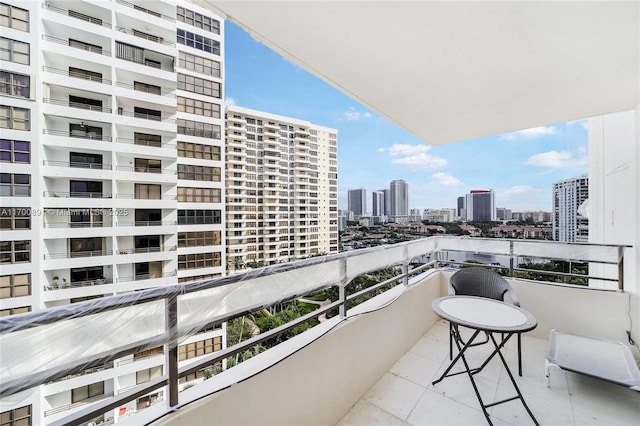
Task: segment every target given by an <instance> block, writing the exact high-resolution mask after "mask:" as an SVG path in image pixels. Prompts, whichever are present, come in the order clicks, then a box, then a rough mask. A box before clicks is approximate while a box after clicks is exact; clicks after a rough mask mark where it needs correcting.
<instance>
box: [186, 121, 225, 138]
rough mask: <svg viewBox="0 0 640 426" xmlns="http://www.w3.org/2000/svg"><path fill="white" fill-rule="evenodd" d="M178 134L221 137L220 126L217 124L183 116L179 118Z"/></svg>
mask: <svg viewBox="0 0 640 426" xmlns="http://www.w3.org/2000/svg"><path fill="white" fill-rule="evenodd" d="M178 134H179V135H188V136H197V137H201V138H207V139H220V137H221V136H220V126H219V125H217V124H209V123H201V122H199V121H191V120H184V119H181V118H179V119H178Z"/></svg>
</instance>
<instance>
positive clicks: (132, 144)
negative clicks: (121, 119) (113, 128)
mask: <svg viewBox="0 0 640 426" xmlns="http://www.w3.org/2000/svg"><path fill="white" fill-rule="evenodd" d="M114 141H115V142H116V144H118V145H117V150H118V152H121V153H123V154H130V155H148V154H149V153H154V155H157V156H158V157H166V158H175V157H176V149H177V145H176V134H175V132H163V131H160V130H153V131H151V130H149V129H140V128H137V127H131V126H125V125H119V126H118V137H117V138H115V140H114Z"/></svg>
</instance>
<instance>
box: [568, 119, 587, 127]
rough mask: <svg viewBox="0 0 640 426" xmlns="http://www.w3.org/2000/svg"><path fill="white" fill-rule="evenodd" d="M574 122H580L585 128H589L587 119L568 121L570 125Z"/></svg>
mask: <svg viewBox="0 0 640 426" xmlns="http://www.w3.org/2000/svg"><path fill="white" fill-rule="evenodd" d="M574 124H579V125H580V126H581V127H582V128H583V129H585V130H586V129H588V128H589V121H588V120H586V119H582V120H571V121H567V125H568V126H573V125H574Z"/></svg>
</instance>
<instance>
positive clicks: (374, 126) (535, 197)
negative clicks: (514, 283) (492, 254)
mask: <svg viewBox="0 0 640 426" xmlns="http://www.w3.org/2000/svg"><path fill="white" fill-rule="evenodd" d="M226 45H227V49H226V87H227V100H226V101H227V104H231V105H234V104H237V105H241V106H243V107H247V108H253V109H258V110H268V111H271V112H273V113H274V114H282V115H285V116H291V117H298V118H300V119H303V120H309V121H311V122H314V123H318V124H320V125H323V126H328V127H333V128H336V129H338V135H339V138H340V140H341V143H340V144H339V147H338V206H339V208H340V209H346V208H347V192H348V190H349V189H354V188H361V187H364V188H366V189H367V192H368V193H369V194H370V193H371V192H373V191H376V190H380V189H382V188H388V186H389V183H390V182H391V181H392V180H400V179H402V180H404V181H406V182H407V183H408V185H409V200H410V205H409V208H419V209H421V210H423V209H425V208H434V209H438V208H455V207H456V199H457V197H458V196H459V195H460V194H465V193H468V192H469V191H470V190H473V189H483V188H486V189H488V188H492V189H493V190H494V191H495V192H496V205H497V206H499V207H506V208H509V209H511V210H513V211H538V210H544V211H550V210H551V208H552V189H553V183H554V182H557V181H559V180H562V179H567V178H571V177H575V176H578V175H580V174H583V173H586V172H587V167H588V153H587V130H586V120H576V121H570V122H566V123H548V124H546V125H544V126H540V127H536V128H533V129H526V130H520V131H516V132H512V133H506V134H503V135H495V136H490V137H486V138H482V142H481V143H478V140H470V141H462V142H458V143H455V144H449V145H445V146H437V147H432V146H429V145H428V144H426V143H425V142H424V141H422V140H420V139H418V138H416V137H414V136H413V135H411V134H409V133H408V132H406V131H404V130H403V129H400V128H399V127H397V126H396V125H394V124H393V123H390V122H389V121H387V120H386V119H384V118H383V117H381V116H379V115H378V114H376V113H375V112H373V111H370V110H368V109H367V108H365V107H363V106H362V105H359V104H358V103H356V102H355V101H353V100H352V99H350V98H348V97H347V96H345V95H344V94H342V93H341V92H339V91H337V90H336V89H334V88H333V87H331V86H329V85H327V84H326V83H324V82H323V81H321V80H319V79H318V78H316V77H314V76H312V75H311V74H309V73H308V72H307V71H305V70H303V69H302V68H300V67H298V66H296V65H294V64H292V63H291V62H289V61H287V60H286V59H284V58H282V57H281V56H280V55H278V54H276V53H274V52H273V51H271V50H270V49H269V48H267V47H265V46H264V45H262V44H261V43H259V42H256V41H255V40H253V39H252V38H251V36H249V35H248V34H247V33H246V32H244V31H243V30H242V29H240V28H239V27H238V26H236V25H235V24H232V23H227V26H226ZM367 203H368V204H370V203H371V200H370V199H369V197H367Z"/></svg>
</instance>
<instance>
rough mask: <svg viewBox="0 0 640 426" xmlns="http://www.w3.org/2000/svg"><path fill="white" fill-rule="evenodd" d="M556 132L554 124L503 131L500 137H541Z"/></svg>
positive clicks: (513, 138)
mask: <svg viewBox="0 0 640 426" xmlns="http://www.w3.org/2000/svg"><path fill="white" fill-rule="evenodd" d="M557 132H558V129H556V128H555V127H554V126H542V127H534V128H532V129H524V130H518V131H517V132H511V133H505V134H504V135H502V136H500V139H502V140H506V141H520V140H531V139H536V138H541V137H543V136H549V135H555V134H556V133H557Z"/></svg>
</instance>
